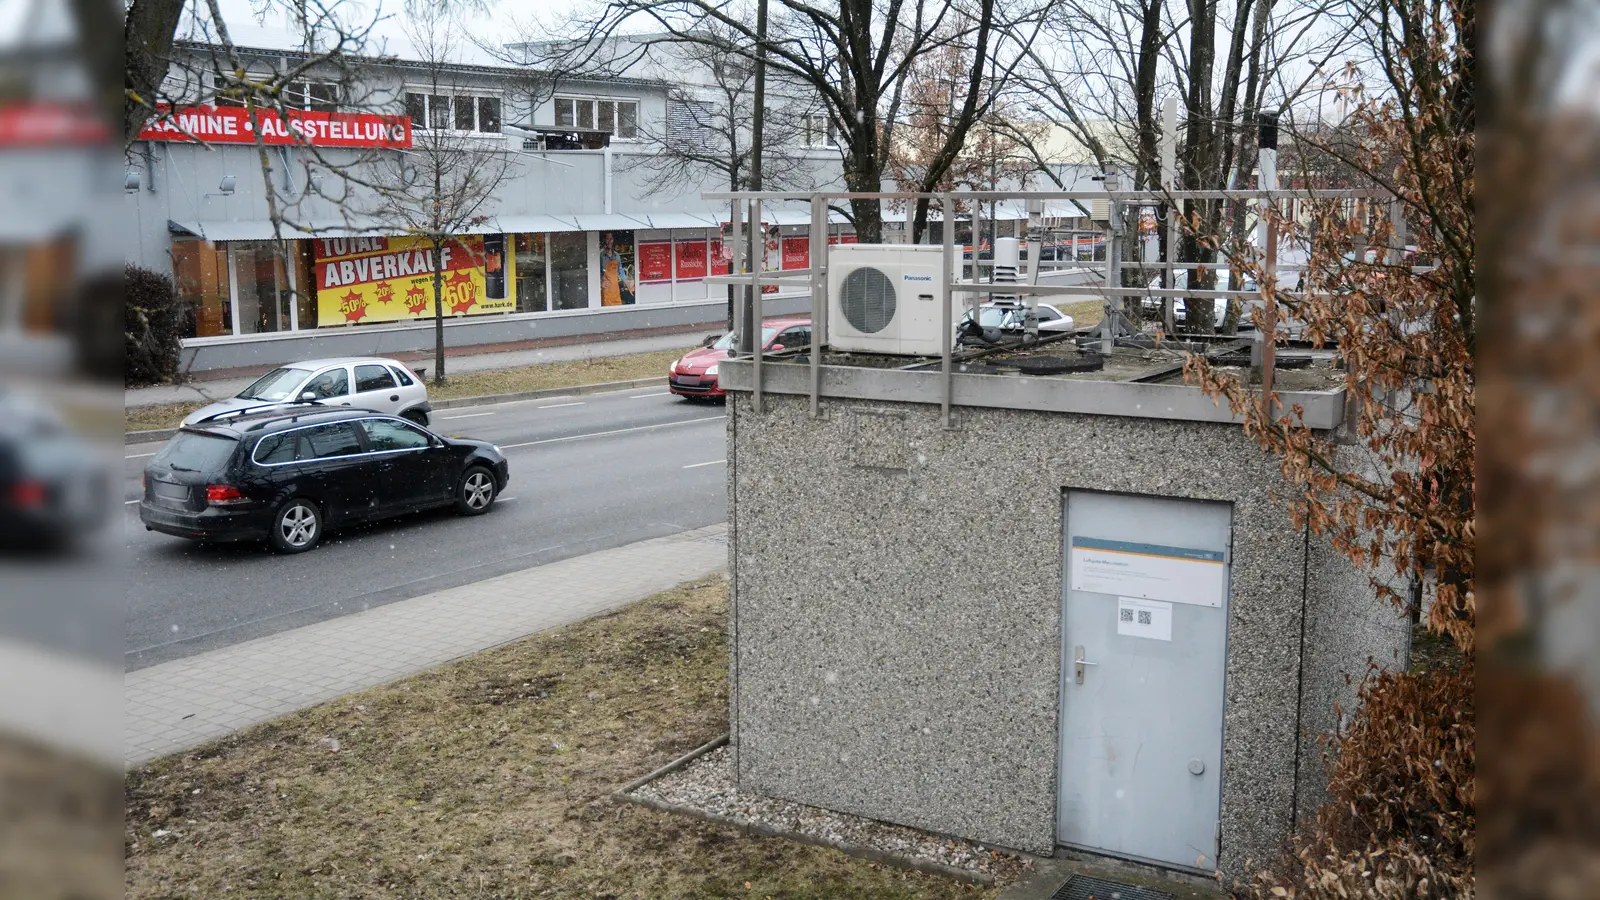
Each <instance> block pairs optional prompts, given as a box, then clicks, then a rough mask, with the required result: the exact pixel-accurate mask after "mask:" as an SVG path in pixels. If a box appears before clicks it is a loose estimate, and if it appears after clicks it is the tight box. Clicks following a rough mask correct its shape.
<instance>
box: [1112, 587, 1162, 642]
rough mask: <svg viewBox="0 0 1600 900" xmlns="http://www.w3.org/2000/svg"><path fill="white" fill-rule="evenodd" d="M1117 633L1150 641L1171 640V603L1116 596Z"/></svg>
mask: <svg viewBox="0 0 1600 900" xmlns="http://www.w3.org/2000/svg"><path fill="white" fill-rule="evenodd" d="M1117 634H1121V635H1126V636H1127V637H1138V638H1149V639H1150V640H1152V641H1170V640H1172V604H1171V603H1167V602H1164V601H1161V600H1137V599H1134V598H1133V597H1118V598H1117Z"/></svg>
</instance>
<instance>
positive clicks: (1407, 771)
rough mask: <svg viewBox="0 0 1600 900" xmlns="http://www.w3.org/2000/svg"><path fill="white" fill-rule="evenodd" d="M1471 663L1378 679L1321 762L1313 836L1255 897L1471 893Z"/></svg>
mask: <svg viewBox="0 0 1600 900" xmlns="http://www.w3.org/2000/svg"><path fill="white" fill-rule="evenodd" d="M1473 700H1474V696H1473V664H1472V662H1471V661H1470V660H1468V661H1466V662H1465V663H1463V664H1462V665H1460V666H1459V667H1457V668H1455V669H1451V670H1446V671H1434V672H1422V673H1415V672H1402V673H1394V672H1375V673H1373V674H1372V675H1370V676H1369V677H1368V679H1367V681H1366V682H1365V683H1364V684H1363V685H1362V687H1361V706H1360V710H1359V712H1358V713H1357V715H1356V716H1355V718H1354V719H1353V721H1352V722H1351V723H1350V726H1349V727H1348V729H1347V730H1346V732H1345V733H1344V734H1343V735H1342V736H1341V738H1340V740H1339V742H1338V745H1337V747H1336V748H1335V750H1336V753H1335V755H1334V757H1333V758H1332V759H1330V761H1329V778H1328V792H1329V800H1328V803H1327V804H1326V805H1325V806H1324V807H1323V808H1322V810H1321V812H1320V813H1319V814H1318V817H1317V825H1316V832H1315V834H1314V835H1312V836H1310V837H1307V838H1303V839H1301V840H1299V841H1298V842H1297V845H1296V846H1295V848H1294V852H1293V854H1292V857H1291V859H1290V860H1289V862H1288V863H1287V865H1285V866H1284V867H1283V870H1282V871H1279V872H1275V873H1269V874H1264V875H1262V876H1261V877H1260V878H1259V879H1258V882H1257V885H1256V894H1257V896H1258V897H1299V898H1317V900H1321V898H1356V897H1362V898H1367V897H1373V898H1395V900H1400V898H1416V900H1429V898H1445V897H1464V896H1470V895H1471V894H1472V891H1473V867H1472V863H1473V851H1474V844H1475V835H1476V828H1477V814H1476V801H1475V797H1474V790H1473V788H1474V780H1475V777H1476V762H1475V760H1476V754H1475V751H1474V737H1475V731H1476V715H1475V707H1474V702H1473Z"/></svg>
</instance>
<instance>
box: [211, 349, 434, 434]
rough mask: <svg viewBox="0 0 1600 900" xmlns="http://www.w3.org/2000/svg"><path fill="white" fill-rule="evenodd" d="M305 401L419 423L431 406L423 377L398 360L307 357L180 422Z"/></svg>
mask: <svg viewBox="0 0 1600 900" xmlns="http://www.w3.org/2000/svg"><path fill="white" fill-rule="evenodd" d="M305 400H314V401H317V402H318V403H321V404H323V405H325V406H349V407H352V408H355V409H370V410H374V411H376V412H382V413H389V414H390V415H396V416H401V417H403V418H407V419H410V420H411V421H413V422H416V423H417V424H418V425H427V424H428V414H429V413H430V412H432V411H433V407H432V406H430V405H429V404H428V388H427V387H426V386H425V385H424V384H423V383H422V378H421V377H420V376H419V375H417V374H416V373H415V372H412V371H411V370H410V369H408V368H406V366H405V364H404V363H401V362H399V361H397V360H393V359H383V358H381V357H350V358H345V359H310V360H306V361H305V362H296V363H289V364H287V365H284V366H280V367H278V368H276V369H273V370H272V371H271V372H268V373H267V374H265V375H263V376H261V377H260V378H258V379H256V381H255V383H254V384H251V385H250V386H249V387H247V388H245V389H244V390H242V391H240V392H239V393H238V394H236V395H234V396H232V397H229V398H228V399H226V400H219V401H217V402H216V403H212V404H210V405H208V406H203V407H201V408H200V409H197V410H195V411H194V412H192V413H190V414H189V415H188V417H187V418H185V419H184V420H183V424H185V425H193V424H195V423H197V422H199V421H200V420H202V419H210V418H214V417H216V416H217V415H219V414H226V413H230V412H235V411H242V410H246V409H260V408H262V407H268V406H272V405H274V404H279V403H294V402H297V401H305Z"/></svg>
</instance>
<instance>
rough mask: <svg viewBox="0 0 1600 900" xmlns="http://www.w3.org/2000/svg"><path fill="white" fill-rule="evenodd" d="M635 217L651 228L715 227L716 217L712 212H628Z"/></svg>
mask: <svg viewBox="0 0 1600 900" xmlns="http://www.w3.org/2000/svg"><path fill="white" fill-rule="evenodd" d="M629 215H631V216H633V217H634V218H636V219H644V220H645V221H647V222H648V223H649V227H651V228H660V229H666V228H716V227H717V224H718V223H717V217H716V216H715V215H714V214H712V213H692V212H653V213H630V214H629Z"/></svg>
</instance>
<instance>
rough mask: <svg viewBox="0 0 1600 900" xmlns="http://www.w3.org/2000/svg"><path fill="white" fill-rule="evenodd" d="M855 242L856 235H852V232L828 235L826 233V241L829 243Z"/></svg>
mask: <svg viewBox="0 0 1600 900" xmlns="http://www.w3.org/2000/svg"><path fill="white" fill-rule="evenodd" d="M855 242H856V236H855V235H853V234H845V235H838V234H830V235H828V243H830V244H854V243H855Z"/></svg>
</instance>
